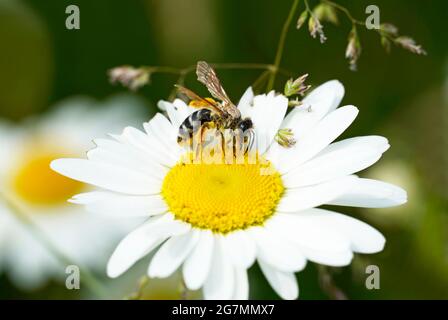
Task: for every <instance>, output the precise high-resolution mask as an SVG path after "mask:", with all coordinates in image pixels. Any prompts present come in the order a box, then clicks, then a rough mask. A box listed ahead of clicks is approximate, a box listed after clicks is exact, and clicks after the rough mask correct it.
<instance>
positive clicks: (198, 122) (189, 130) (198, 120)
mask: <svg viewBox="0 0 448 320" xmlns="http://www.w3.org/2000/svg"><path fill="white" fill-rule="evenodd" d="M210 121H212V112H211V111H210V110H208V109H199V110H198V111H195V112H193V113H192V114H190V115H189V116H188V118H186V119H185V120H184V122H182V124H181V125H180V127H179V134H178V137H177V142H181V141H182V140H183V139H185V135H187V138H190V137H191V136H192V134H193V131H194V130H195V129H198V128H199V127H201V126H202V125H203V124H205V123H207V122H210ZM195 126H196V128H195Z"/></svg>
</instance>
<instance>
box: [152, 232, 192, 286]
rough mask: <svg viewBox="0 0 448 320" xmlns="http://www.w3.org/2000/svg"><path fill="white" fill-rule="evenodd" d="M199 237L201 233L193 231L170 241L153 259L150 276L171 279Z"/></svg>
mask: <svg viewBox="0 0 448 320" xmlns="http://www.w3.org/2000/svg"><path fill="white" fill-rule="evenodd" d="M198 236H199V232H197V231H194V230H193V231H191V232H188V233H186V234H183V235H180V236H176V237H172V238H170V239H168V240H167V241H166V242H165V243H164V244H163V245H162V247H161V248H160V249H159V250H158V251H157V253H156V254H155V255H154V257H153V258H152V260H151V263H150V264H149V268H148V276H150V277H151V278H166V277H169V276H170V275H171V274H172V273H173V272H174V271H176V269H177V268H178V267H179V266H180V265H181V264H182V262H184V260H185V258H186V257H187V256H188V254H189V253H190V251H191V250H192V249H193V248H194V246H195V245H196V243H197V241H198V238H199V237H198Z"/></svg>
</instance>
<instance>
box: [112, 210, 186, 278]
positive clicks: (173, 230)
mask: <svg viewBox="0 0 448 320" xmlns="http://www.w3.org/2000/svg"><path fill="white" fill-rule="evenodd" d="M188 230H189V226H188V225H187V224H185V223H181V222H179V221H177V220H174V219H173V218H172V216H171V215H164V216H162V217H156V218H153V219H150V220H149V221H148V222H145V223H144V224H143V225H142V226H140V227H139V228H137V229H136V230H134V231H132V232H131V233H130V234H128V235H127V236H126V237H125V238H124V239H123V240H122V241H121V242H120V243H119V244H118V246H117V248H116V249H115V251H114V253H113V254H112V256H111V257H110V259H109V262H108V264H107V275H108V276H109V277H111V278H116V277H118V276H119V275H121V274H122V273H123V272H125V271H126V270H128V269H129V268H130V267H131V266H132V265H134V264H135V263H136V262H137V261H138V260H140V259H141V258H143V257H144V256H145V255H147V254H148V253H149V252H151V251H152V250H153V249H154V248H156V247H157V246H158V245H159V244H160V243H162V242H163V241H164V240H165V239H167V238H168V237H170V236H173V235H178V234H182V233H185V232H188Z"/></svg>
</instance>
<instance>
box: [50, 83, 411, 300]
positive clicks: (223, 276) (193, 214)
mask: <svg viewBox="0 0 448 320" xmlns="http://www.w3.org/2000/svg"><path fill="white" fill-rule="evenodd" d="M343 95H344V88H343V86H342V85H341V84H340V83H339V82H338V81H330V82H327V83H325V84H324V85H322V86H320V87H318V88H317V89H315V90H314V91H313V92H312V93H310V94H309V95H308V96H307V97H306V98H305V99H304V106H303V107H299V108H295V109H293V110H292V111H291V112H290V113H289V114H288V115H286V117H285V114H286V110H287V105H288V100H287V98H286V97H284V96H282V95H276V94H275V93H274V92H270V93H269V94H264V95H258V96H255V97H254V95H253V93H252V90H251V89H250V88H249V89H248V90H247V91H246V93H245V94H244V95H243V97H242V98H241V100H240V102H239V104H238V107H239V110H240V111H241V114H242V116H243V117H250V118H251V119H252V121H253V123H254V128H255V131H256V136H257V143H258V146H257V147H258V153H259V154H261V155H263V158H264V159H265V160H266V161H267V163H266V161H265V162H264V163H263V164H261V163H255V164H239V165H237V164H185V163H181V162H179V159H180V158H181V156H182V149H181V148H180V147H179V145H178V144H177V143H176V137H177V133H178V128H179V126H180V124H181V123H182V122H183V121H184V119H185V118H186V117H187V116H188V115H189V114H191V112H193V111H194V110H195V109H192V108H191V107H189V106H187V105H186V104H185V103H184V102H182V101H181V100H175V101H174V102H173V103H169V102H161V104H162V105H163V107H164V108H165V109H166V111H167V113H168V116H169V120H168V119H167V118H165V117H164V116H163V115H162V114H157V115H156V116H155V117H154V118H153V119H151V120H150V121H149V122H148V123H145V124H144V129H145V132H141V131H139V130H136V129H134V128H132V127H127V128H126V129H124V131H123V133H122V134H121V135H119V136H114V137H113V138H114V139H113V140H104V139H100V140H96V141H95V142H96V144H97V148H95V149H93V150H91V151H89V152H88V153H87V158H88V159H60V160H56V161H53V162H52V168H53V169H54V170H56V171H57V172H59V173H61V174H63V175H66V176H68V177H71V178H73V179H76V180H78V181H82V182H84V183H89V184H92V185H94V186H97V187H99V188H101V189H103V190H100V191H94V192H90V193H84V194H80V195H77V196H75V197H74V198H73V199H72V201H73V202H76V203H79V204H84V205H86V206H87V208H88V209H90V210H93V211H103V212H108V213H115V214H121V215H123V216H129V215H141V216H146V217H149V219H148V220H147V221H146V222H145V223H143V224H142V225H141V226H140V227H139V228H137V229H136V230H134V231H133V232H131V233H130V234H129V235H128V236H126V237H125V238H124V239H123V240H122V241H121V243H120V244H119V245H118V247H117V248H116V250H115V252H114V253H113V255H112V257H111V258H110V260H109V263H108V266H107V273H108V275H109V276H110V277H118V276H119V275H121V274H122V273H124V272H125V271H126V270H128V269H129V268H130V267H131V266H132V265H134V264H135V263H136V262H137V261H138V260H139V259H141V258H142V257H144V256H146V255H147V254H149V253H150V252H151V251H153V250H156V249H157V248H158V249H157V251H156V253H155V255H154V257H153V258H152V260H151V263H150V265H149V268H148V275H149V276H150V277H155V278H165V277H168V276H169V275H171V274H172V273H173V272H174V271H175V270H176V269H178V268H180V267H181V268H182V274H183V277H184V281H185V284H186V286H187V287H188V288H189V289H191V290H196V289H199V288H201V287H202V288H203V294H204V297H205V298H206V299H247V298H248V296H249V284H248V279H247V269H248V268H249V267H250V266H252V264H254V262H255V261H257V262H258V264H259V265H260V267H261V270H262V271H263V273H264V275H265V277H266V279H267V280H268V282H269V283H270V285H271V286H272V287H273V289H274V290H275V291H276V292H277V293H278V294H279V296H280V297H282V298H284V299H295V298H297V296H298V292H299V289H298V285H297V282H296V278H295V275H294V273H295V272H297V271H300V270H302V269H303V268H304V267H305V264H306V262H307V261H308V260H310V261H313V262H316V263H320V264H324V265H329V266H345V265H348V264H349V263H350V261H351V260H352V258H353V253H354V252H359V253H375V252H378V251H381V250H382V249H383V247H384V243H385V239H384V237H383V236H382V235H381V234H380V233H379V232H378V231H377V230H375V229H374V228H372V227H370V226H369V225H367V224H365V223H363V222H361V221H359V220H356V219H354V218H351V217H349V216H345V215H342V214H340V213H336V212H332V211H328V210H323V209H318V208H317V207H318V206H321V205H324V204H332V205H343V206H356V207H387V206H395V205H399V204H402V203H405V202H406V192H405V191H404V190H402V189H400V188H398V187H396V186H393V185H390V184H387V183H385V182H381V181H376V180H368V179H361V178H358V177H357V176H355V175H353V174H354V173H356V172H358V171H361V170H363V169H365V168H367V167H369V166H370V165H372V164H373V163H375V162H376V161H378V159H379V158H380V157H381V155H382V153H383V152H384V151H386V150H387V149H388V148H389V144H388V141H387V139H386V138H383V137H379V136H366V137H357V138H352V139H347V140H342V141H339V142H335V143H332V142H333V141H334V140H335V139H336V138H337V137H338V136H339V135H340V134H341V133H342V132H343V131H344V130H345V129H346V128H347V127H348V126H349V125H350V124H351V123H352V122H353V120H354V119H355V118H356V115H357V114H358V109H357V108H356V107H354V106H344V107H341V108H338V109H336V108H337V106H338V105H339V103H340V101H341V99H342V97H343ZM196 110H197V109H196ZM279 129H291V131H292V133H293V134H294V139H295V140H296V143H295V145H293V146H292V147H291V148H285V147H282V146H280V145H279V144H278V143H277V142H275V141H276V140H275V139H274V138H275V136H276V134H277V132H278V130H279ZM288 132H289V131H288ZM266 165H268V166H270V167H271V168H274V170H275V171H274V173H273V174H270V175H262V174H260V168H261V167H263V166H266Z"/></svg>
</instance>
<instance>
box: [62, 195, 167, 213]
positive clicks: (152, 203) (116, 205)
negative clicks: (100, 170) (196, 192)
mask: <svg viewBox="0 0 448 320" xmlns="http://www.w3.org/2000/svg"><path fill="white" fill-rule="evenodd" d="M69 202H72V203H76V204H82V205H85V206H86V209H87V211H89V212H93V213H99V214H103V215H109V216H117V217H149V216H153V215H157V214H161V213H165V212H167V211H168V207H167V206H166V203H165V201H164V200H163V198H162V197H161V196H160V195H152V196H129V195H123V194H119V193H113V192H106V191H94V192H88V193H81V194H78V195H76V196H73V198H72V199H70V200H69Z"/></svg>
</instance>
